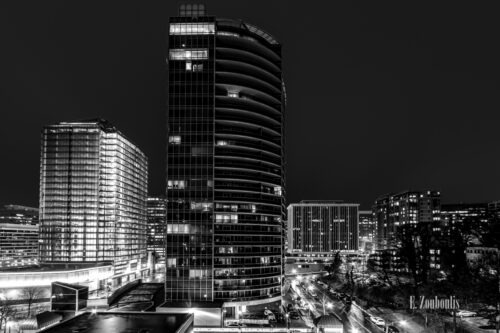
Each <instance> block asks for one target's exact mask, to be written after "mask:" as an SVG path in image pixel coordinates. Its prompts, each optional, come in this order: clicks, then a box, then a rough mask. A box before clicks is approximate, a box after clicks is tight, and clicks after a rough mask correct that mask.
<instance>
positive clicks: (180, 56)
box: [169, 49, 208, 60]
mask: <svg viewBox="0 0 500 333" xmlns="http://www.w3.org/2000/svg"><path fill="white" fill-rule="evenodd" d="M169 58H170V60H191V59H208V50H207V49H172V50H170V53H169Z"/></svg>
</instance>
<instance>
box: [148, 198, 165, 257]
mask: <svg viewBox="0 0 500 333" xmlns="http://www.w3.org/2000/svg"><path fill="white" fill-rule="evenodd" d="M147 207H148V238H147V244H148V252H153V253H154V255H155V257H156V262H157V264H159V265H160V266H164V265H165V233H166V231H167V216H166V214H167V200H166V199H165V198H164V197H148V201H147Z"/></svg>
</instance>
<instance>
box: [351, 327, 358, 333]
mask: <svg viewBox="0 0 500 333" xmlns="http://www.w3.org/2000/svg"><path fill="white" fill-rule="evenodd" d="M351 333H360V332H359V330H358V329H357V328H356V327H353V328H352V329H351Z"/></svg>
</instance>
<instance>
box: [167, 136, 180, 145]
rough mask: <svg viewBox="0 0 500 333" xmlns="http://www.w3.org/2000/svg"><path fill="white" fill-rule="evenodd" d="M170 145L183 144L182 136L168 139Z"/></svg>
mask: <svg viewBox="0 0 500 333" xmlns="http://www.w3.org/2000/svg"><path fill="white" fill-rule="evenodd" d="M168 143H170V144H172V145H180V144H181V136H180V135H171V136H169V137H168Z"/></svg>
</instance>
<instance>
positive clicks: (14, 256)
mask: <svg viewBox="0 0 500 333" xmlns="http://www.w3.org/2000/svg"><path fill="white" fill-rule="evenodd" d="M37 264H38V225H34V224H18V223H3V222H2V223H0V271H1V270H6V269H11V268H21V267H29V266H35V265H37Z"/></svg>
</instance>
